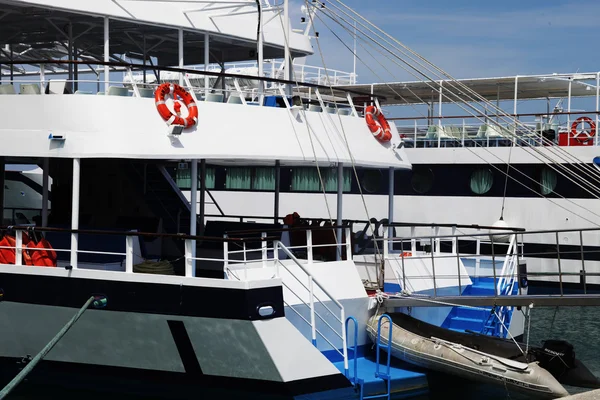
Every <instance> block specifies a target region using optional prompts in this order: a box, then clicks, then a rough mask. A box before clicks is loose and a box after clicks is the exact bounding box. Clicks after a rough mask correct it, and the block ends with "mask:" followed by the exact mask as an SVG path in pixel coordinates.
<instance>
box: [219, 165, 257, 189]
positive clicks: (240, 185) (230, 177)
mask: <svg viewBox="0 0 600 400" xmlns="http://www.w3.org/2000/svg"><path fill="white" fill-rule="evenodd" d="M251 187H252V170H251V169H250V168H227V175H226V177H225V189H248V190H249V189H250V188H251Z"/></svg>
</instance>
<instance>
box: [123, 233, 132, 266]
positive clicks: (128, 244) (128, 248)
mask: <svg viewBox="0 0 600 400" xmlns="http://www.w3.org/2000/svg"><path fill="white" fill-rule="evenodd" d="M125 272H127V273H130V274H132V273H133V236H129V235H128V236H125Z"/></svg>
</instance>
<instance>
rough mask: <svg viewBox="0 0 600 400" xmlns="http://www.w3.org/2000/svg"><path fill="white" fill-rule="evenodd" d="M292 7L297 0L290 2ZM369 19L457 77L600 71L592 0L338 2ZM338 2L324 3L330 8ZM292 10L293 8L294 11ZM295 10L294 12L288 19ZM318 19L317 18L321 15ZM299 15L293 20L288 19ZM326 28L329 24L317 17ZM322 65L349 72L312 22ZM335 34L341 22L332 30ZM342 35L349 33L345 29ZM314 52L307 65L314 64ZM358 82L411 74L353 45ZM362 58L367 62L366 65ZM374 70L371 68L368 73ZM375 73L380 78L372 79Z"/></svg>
mask: <svg viewBox="0 0 600 400" xmlns="http://www.w3.org/2000/svg"><path fill="white" fill-rule="evenodd" d="M294 1H295V2H296V5H298V4H302V3H303V2H302V1H301V0H294ZM343 2H344V4H346V5H347V6H349V7H351V8H353V9H355V10H356V11H357V12H358V13H359V14H361V15H362V16H364V17H365V18H367V19H368V20H370V21H371V22H372V23H373V24H375V25H376V26H378V27H379V28H381V29H383V30H384V31H385V32H387V33H388V34H390V35H391V36H393V37H394V38H395V39H397V40H399V41H401V42H402V43H404V44H405V45H407V46H409V47H410V48H411V49H413V50H414V51H416V52H417V53H419V54H421V55H422V56H424V57H425V58H427V59H428V60H429V61H431V62H433V63H434V64H436V65H437V66H439V67H441V68H442V69H444V70H446V71H447V72H449V73H450V75H452V76H454V77H456V78H474V77H491V76H512V75H516V74H521V75H524V74H546V73H553V72H558V73H560V72H575V71H580V72H591V71H597V70H600V62H599V61H600V54H599V53H598V51H597V50H595V49H597V46H596V43H597V42H596V40H597V37H598V33H599V25H598V22H597V19H596V15H598V14H600V1H598V0H569V1H567V0H543V1H542V0H502V1H486V0H482V1H481V0H480V1H475V0H428V1H424V0H370V1H365V0H361V1H358V0H343ZM336 3H337V0H331V1H330V2H329V3H328V2H327V1H326V6H327V7H328V8H329V9H330V10H334V7H333V6H334V5H335V4H336ZM296 13H297V11H296ZM296 16H298V19H299V14H296V15H294V13H292V17H293V18H294V17H296ZM322 18H323V17H322ZM298 19H296V20H293V24H294V25H296V26H297V25H299V24H298ZM323 20H324V21H325V23H327V24H328V25H329V26H330V27H333V26H336V25H335V24H334V23H333V22H332V21H331V20H329V19H327V18H323ZM316 28H317V30H318V31H319V43H320V46H321V49H322V52H323V54H324V58H325V62H326V64H327V66H328V68H336V69H342V70H346V71H351V70H352V58H353V56H352V54H351V52H350V51H349V50H347V49H345V48H344V46H343V45H342V44H341V43H340V41H338V39H336V38H335V37H334V36H333V34H332V33H331V31H330V30H329V28H328V27H327V26H325V25H324V23H323V22H321V21H319V20H318V19H317V20H316ZM335 30H336V32H337V33H338V34H339V33H342V31H341V28H337V29H335ZM344 35H345V36H344V41H345V42H346V43H347V44H348V45H349V46H352V38H351V37H350V36H349V35H348V34H346V33H345V32H344ZM315 50H316V53H317V54H316V55H314V56H312V57H311V58H310V59H309V61H308V63H319V61H320V59H321V57H320V55H319V51H318V47H316V46H315ZM357 53H358V57H359V58H360V59H361V60H362V61H360V60H359V61H358V63H357V73H358V75H359V82H360V83H368V82H373V81H381V78H385V79H384V80H390V79H391V78H393V77H398V78H400V79H394V80H412V78H413V77H412V76H410V74H408V73H406V72H404V71H402V70H401V69H400V68H398V67H397V65H394V64H390V62H386V63H385V64H386V67H379V68H378V69H377V68H375V66H376V65H378V64H379V62H381V61H383V60H385V59H384V57H383V56H381V55H379V54H373V57H372V56H371V55H369V54H368V53H367V52H366V51H365V50H364V49H362V48H361V47H360V46H359V48H358V51H357ZM367 64H368V65H369V66H367ZM370 69H373V70H375V71H371V70H370ZM378 78H380V79H378Z"/></svg>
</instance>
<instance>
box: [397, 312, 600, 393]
mask: <svg viewBox="0 0 600 400" xmlns="http://www.w3.org/2000/svg"><path fill="white" fill-rule="evenodd" d="M388 315H389V316H390V317H391V318H392V322H393V323H394V325H398V326H400V327H402V328H404V329H406V330H408V331H410V332H412V333H414V334H417V335H419V336H423V337H436V338H440V339H444V340H447V341H449V342H453V343H457V344H462V345H463V346H466V347H469V348H471V349H475V350H479V351H481V352H483V353H488V354H492V355H495V356H499V357H503V358H508V359H510V360H515V361H520V362H524V363H531V362H535V361H537V362H538V363H539V365H540V367H542V368H544V369H545V370H546V371H548V372H550V373H551V374H552V375H553V376H554V377H555V378H556V380H557V381H559V382H560V383H562V384H563V385H569V386H578V387H584V388H592V389H598V388H600V380H598V378H597V377H596V376H595V375H594V374H593V373H592V372H591V371H590V370H589V369H588V368H587V367H586V366H585V365H584V364H583V363H582V362H581V361H580V360H578V359H577V358H576V357H575V349H574V348H573V345H572V344H570V343H569V342H567V341H564V340H545V341H543V342H542V345H541V346H532V345H529V350H528V351H527V355H524V354H523V351H525V350H526V349H527V345H526V344H524V343H519V346H520V348H519V347H517V346H516V345H515V342H514V341H512V340H510V339H502V338H498V337H495V336H488V335H482V334H480V333H477V332H471V331H467V332H456V331H452V330H449V329H444V328H441V327H439V326H435V325H431V324H428V323H426V322H423V321H421V320H418V319H416V318H413V317H411V316H410V315H407V314H404V313H392V314H388Z"/></svg>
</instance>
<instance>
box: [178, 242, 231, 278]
mask: <svg viewBox="0 0 600 400" xmlns="http://www.w3.org/2000/svg"><path fill="white" fill-rule="evenodd" d="M223 243H225V244H226V243H227V242H223ZM195 247H196V246H195V245H194V244H192V240H190V239H186V240H185V242H184V252H185V254H184V257H185V276H187V277H188V278H190V277H193V276H196V274H195V273H194V264H193V262H194V261H195V260H192V257H193V256H192V251H193V249H194V248H195ZM225 254H227V252H226V251H225Z"/></svg>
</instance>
